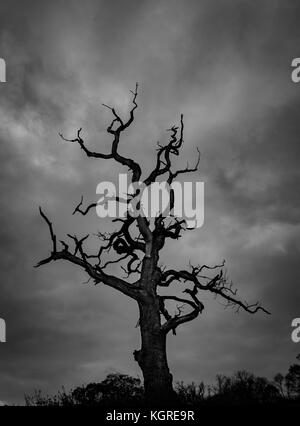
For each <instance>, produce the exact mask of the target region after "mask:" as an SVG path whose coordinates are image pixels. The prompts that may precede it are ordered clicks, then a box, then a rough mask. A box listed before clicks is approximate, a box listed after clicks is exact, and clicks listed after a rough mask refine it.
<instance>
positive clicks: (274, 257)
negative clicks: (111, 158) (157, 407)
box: [0, 0, 300, 402]
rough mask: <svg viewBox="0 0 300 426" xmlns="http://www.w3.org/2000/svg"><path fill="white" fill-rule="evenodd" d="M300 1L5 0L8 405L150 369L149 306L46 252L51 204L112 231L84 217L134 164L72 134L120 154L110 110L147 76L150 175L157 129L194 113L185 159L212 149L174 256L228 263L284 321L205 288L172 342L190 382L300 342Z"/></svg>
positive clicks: (141, 119) (143, 158)
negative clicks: (201, 215)
mask: <svg viewBox="0 0 300 426" xmlns="http://www.w3.org/2000/svg"><path fill="white" fill-rule="evenodd" d="M299 19H300V5H299V2H298V1H296V0H295V1H289V0H288V1H283V0H282V1H277V0H272V1H271V0H269V1H264V0H261V1H259V2H253V1H246V0H240V1H233V0H230V1H226V2H225V1H215V0H209V1H208V0H201V1H199V0H197V1H196V0H188V1H183V0H181V1H179V0H170V1H158V0H151V1H150V0H148V1H147V0H144V1H143V0H139V1H136V0H130V1H129V0H128V1H126V2H125V1H121V0H119V1H117V0H114V1H108V0H107V1H88V0H87V1H85V2H82V1H76V0H73V1H58V0H56V1H52V2H46V1H33V0H28V1H26V2H22V1H13V0H10V1H8V0H2V1H1V5H0V57H2V58H4V59H5V60H6V63H7V82H6V83H1V85H0V91H1V99H0V142H1V151H0V156H1V168H0V174H1V181H0V185H1V208H0V215H1V230H0V232H1V239H0V244H1V246H0V249H1V257H0V261H1V283H0V317H2V318H4V319H5V320H6V323H7V342H6V343H1V344H0V400H4V401H8V402H22V401H23V395H24V393H32V392H33V391H34V389H41V390H43V391H44V392H47V393H52V392H55V391H57V390H58V389H59V388H60V387H61V386H62V385H64V386H66V388H70V387H72V386H76V385H80V384H84V383H88V382H90V381H97V380H101V379H103V378H104V377H105V376H106V374H108V373H111V372H113V371H121V372H123V373H128V374H133V375H140V371H139V368H138V365H137V363H136V362H135V361H134V360H133V357H132V352H133V350H134V349H137V348H139V333H138V329H137V328H135V325H136V322H137V318H138V312H137V307H136V305H135V302H133V301H130V300H127V298H126V297H125V296H123V295H120V294H118V293H116V292H115V291H114V290H112V289H109V288H104V287H101V286H100V285H99V286H93V285H88V284H85V281H86V276H85V274H84V273H83V272H82V271H81V270H79V269H76V267H75V266H73V265H67V264H64V263H55V264H49V265H47V266H45V267H43V268H40V269H34V268H33V265H34V264H35V263H36V262H37V261H38V260H40V259H41V258H43V257H46V256H47V255H48V253H49V248H50V244H49V235H48V230H47V229H46V227H45V224H44V223H43V222H42V221H41V218H40V217H39V215H38V206H39V205H42V206H43V208H44V210H45V211H46V212H47V214H48V215H49V217H51V219H52V220H53V224H54V226H55V230H56V232H57V234H58V235H59V236H60V237H63V236H64V235H65V234H66V233H68V232H76V233H77V234H78V235H81V234H82V235H84V234H85V233H86V232H92V233H93V232H97V230H108V222H107V221H101V220H100V219H99V218H98V217H97V216H96V214H95V213H91V214H90V215H89V216H88V217H85V218H82V217H75V216H72V211H73V209H74V206H75V205H76V203H78V201H79V200H80V196H81V194H85V197H86V199H88V200H91V201H94V200H95V196H96V195H95V190H96V186H97V184H98V183H99V182H100V181H102V180H114V181H115V180H116V179H117V176H118V173H120V172H124V169H122V168H120V167H118V166H116V165H114V164H113V163H112V162H108V161H101V160H99V161H97V160H89V159H87V158H86V157H85V156H84V155H83V153H82V151H81V150H80V149H79V148H78V147H77V146H75V145H72V144H67V143H63V142H62V141H61V140H60V139H59V136H58V132H60V131H63V132H64V134H66V135H67V136H69V137H74V135H75V132H76V130H77V129H78V128H79V127H82V128H83V135H84V137H85V140H86V143H87V145H88V146H89V147H91V148H93V149H95V150H97V149H99V150H100V151H102V152H108V150H109V147H110V142H111V139H110V137H109V135H108V134H107V133H106V127H107V125H108V123H109V120H110V118H111V117H110V112H109V110H107V109H105V108H103V107H102V106H101V103H102V102H104V103H107V104H110V105H115V106H116V107H117V108H118V110H119V111H120V112H121V113H123V114H126V113H127V112H128V109H129V106H130V93H129V90H130V89H132V88H134V85H135V82H136V81H138V82H139V83H140V92H139V97H138V103H139V109H138V111H137V114H136V121H135V123H134V125H133V126H132V127H131V128H130V129H129V130H128V131H127V133H126V136H125V137H124V139H123V140H122V142H121V146H120V149H121V150H122V152H123V153H124V154H125V153H126V154H128V155H132V156H133V157H134V158H135V159H137V160H138V161H140V163H142V164H143V165H144V169H145V171H146V172H147V171H149V170H150V168H151V166H153V164H154V160H155V147H156V142H157V141H158V140H160V141H161V142H163V141H166V140H167V139H166V138H167V133H166V129H167V128H169V127H170V125H172V124H176V123H177V122H178V120H179V117H180V114H181V113H183V114H184V115H185V129H186V131H185V145H184V149H183V151H182V157H181V160H182V164H183V165H184V166H185V164H186V161H187V160H191V159H193V158H194V157H195V149H196V146H198V147H199V148H200V150H201V153H202V158H201V166H200V170H199V174H198V176H197V179H198V180H202V181H204V182H205V222H204V226H203V227H202V228H200V229H198V230H197V231H195V232H194V233H189V234H188V235H185V236H184V238H182V239H181V240H180V242H179V243H177V244H170V245H168V246H167V247H166V250H165V252H164V255H163V260H164V262H166V263H170V264H173V265H176V266H180V267H185V266H186V265H187V264H188V262H189V260H191V261H192V262H194V263H199V262H200V263H206V262H211V263H215V262H219V261H222V259H224V258H225V259H226V261H227V269H228V273H229V275H230V278H231V279H232V280H233V281H234V283H235V284H236V286H237V287H238V288H239V291H240V294H241V295H242V296H243V297H244V298H246V299H247V300H248V301H250V302H252V301H254V302H255V301H257V300H260V301H262V302H263V304H264V306H265V307H266V308H268V309H269V310H270V311H271V312H272V315H271V316H267V315H264V314H263V313H258V314H257V315H255V316H253V315H249V314H246V313H243V312H240V314H238V315H237V314H235V313H234V312H233V311H232V310H230V309H227V310H224V306H223V305H222V304H221V303H220V302H219V301H216V300H214V299H213V298H211V297H208V296H205V298H204V299H203V301H204V302H205V311H204V313H203V315H201V318H199V319H198V320H196V321H194V322H193V323H188V324H185V325H184V326H182V327H181V328H180V329H179V330H178V335H177V336H170V337H169V341H168V351H169V362H170V367H171V370H172V372H173V375H174V378H175V380H184V381H191V380H196V381H197V380H204V381H205V382H207V383H209V382H212V381H213V380H214V377H215V375H216V374H217V373H220V372H221V373H228V374H230V373H232V372H234V371H236V370H238V369H242V368H243V369H247V370H250V371H253V372H255V373H256V374H259V375H264V376H267V377H269V378H272V377H273V375H274V374H275V373H277V372H279V371H281V372H283V373H284V372H285V371H286V370H287V368H288V366H289V365H290V364H291V363H292V362H293V361H294V360H295V356H296V354H297V353H299V352H300V347H299V344H298V345H297V344H295V343H293V342H292V341H291V337H290V335H291V321H292V319H293V318H296V317H300V306H299V305H300V303H299V299H300V291H299V272H300V271H299V265H300V263H299V251H300V242H299V236H300V222H299V213H300V197H299V187H297V185H298V184H299V160H300V144H299V134H300V120H299V108H300V96H299V95H300V84H299V87H298V86H297V85H296V84H294V83H292V82H291V78H290V74H291V66H290V65H291V61H292V59H293V58H295V57H299V56H300V50H299V49H300V45H299V42H300V27H299Z"/></svg>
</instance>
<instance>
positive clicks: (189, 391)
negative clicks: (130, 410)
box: [25, 355, 300, 408]
mask: <svg viewBox="0 0 300 426" xmlns="http://www.w3.org/2000/svg"><path fill="white" fill-rule="evenodd" d="M297 359H298V360H300V355H298V357H297ZM175 390H176V394H177V397H178V405H182V406H190V407H197V406H203V405H206V406H209V405H253V404H254V405H266V404H276V405H277V404H282V405H284V404H300V364H299V363H296V364H293V365H291V366H290V367H289V369H288V372H287V374H285V375H283V374H280V373H279V374H276V376H275V377H274V379H273V380H268V379H266V378H264V377H257V376H255V375H254V374H251V373H249V372H247V371H238V372H236V373H235V374H233V375H232V376H226V375H221V374H219V375H217V376H216V381H215V383H214V384H213V385H206V384H204V383H203V382H200V383H190V384H184V383H183V382H180V383H176V384H175ZM25 403H26V405H27V406H64V407H70V406H90V407H95V406H98V407H102V408H103V407H130V406H132V407H133V406H143V405H144V404H145V401H144V391H143V386H142V383H141V380H140V379H139V378H135V377H131V376H128V375H125V374H120V373H115V374H109V375H108V376H107V377H106V378H105V380H103V381H102V382H100V383H90V384H88V385H86V386H80V387H77V388H75V389H73V390H71V391H68V392H67V391H66V390H65V389H64V388H62V390H61V391H59V392H58V393H57V394H56V395H54V396H44V395H42V393H41V392H40V391H36V392H35V393H34V394H33V395H32V396H25Z"/></svg>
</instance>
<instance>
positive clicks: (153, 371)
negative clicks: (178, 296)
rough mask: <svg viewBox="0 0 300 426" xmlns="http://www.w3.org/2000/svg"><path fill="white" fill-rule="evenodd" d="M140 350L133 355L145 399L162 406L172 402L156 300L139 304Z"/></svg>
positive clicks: (170, 376)
mask: <svg viewBox="0 0 300 426" xmlns="http://www.w3.org/2000/svg"><path fill="white" fill-rule="evenodd" d="M139 308H140V330H141V341H142V347H141V349H140V350H138V351H135V352H134V357H135V360H136V361H137V362H138V364H139V366H140V368H141V370H142V372H143V377H144V389H145V396H146V400H147V402H148V403H150V404H156V405H162V404H168V403H169V404H170V403H174V401H175V396H176V394H175V392H174V390H173V385H172V382H173V377H172V374H171V373H170V371H169V367H168V362H167V353H166V335H165V334H164V333H162V331H161V327H160V313H159V306H158V301H157V300H155V298H153V299H152V298H147V300H146V301H145V300H144V301H143V302H140V303H139Z"/></svg>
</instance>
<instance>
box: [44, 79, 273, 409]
mask: <svg viewBox="0 0 300 426" xmlns="http://www.w3.org/2000/svg"><path fill="white" fill-rule="evenodd" d="M131 93H132V96H133V99H132V108H131V110H130V113H129V118H128V119H127V120H126V121H125V120H123V119H122V118H121V116H120V115H119V114H118V112H117V111H116V110H115V108H113V107H109V106H107V105H105V106H106V107H108V108H109V109H110V110H111V113H112V116H113V118H112V121H111V123H110V125H109V126H108V127H107V132H108V133H109V135H111V136H112V145H111V151H110V152H109V153H107V154H103V153H100V152H94V151H91V150H90V149H89V148H88V147H87V146H86V144H85V141H84V139H83V138H82V129H79V130H78V131H77V136H76V137H75V138H74V139H66V138H65V137H64V136H63V135H62V134H60V136H61V138H62V139H63V140H64V141H67V142H71V143H74V144H78V145H79V146H80V148H81V149H82V150H83V152H84V153H85V154H86V156H87V157H90V158H96V159H102V160H115V161H116V162H117V163H120V165H121V166H125V167H127V168H128V169H129V171H130V173H131V182H132V183H134V182H139V181H140V182H143V183H144V184H145V185H146V186H149V185H151V184H152V183H154V182H155V181H156V180H157V179H158V178H159V177H162V176H165V178H166V181H167V182H168V184H171V183H172V182H173V180H174V179H175V178H176V177H177V176H178V175H180V174H186V173H191V172H195V171H196V170H197V169H198V165H199V159H200V157H199V156H198V160H197V161H196V164H195V166H194V167H192V168H189V167H186V168H184V169H181V170H177V171H174V170H173V169H172V159H173V158H174V157H175V156H178V155H179V153H180V149H181V148H182V145H183V141H184V140H183V137H184V123H183V116H181V120H180V125H179V126H178V127H176V126H173V127H171V128H170V129H169V132H170V138H169V141H168V143H166V144H165V145H161V144H158V148H157V155H156V163H155V167H154V168H153V170H152V171H151V173H150V174H149V175H148V176H147V177H145V178H143V179H142V178H141V176H142V169H141V166H140V165H139V164H138V163H137V162H136V161H135V160H133V159H132V158H128V157H125V156H123V155H121V154H120V152H119V150H118V148H119V143H120V139H121V136H122V135H123V133H124V132H125V131H126V129H127V128H128V127H129V126H130V125H131V124H132V122H133V121H134V114H135V110H136V108H137V106H138V105H137V95H138V86H137V85H136V88H135V91H132V92H131ZM198 155H199V152H198ZM135 195H136V194H135ZM118 201H120V200H118ZM96 205H97V203H92V204H90V205H88V206H87V207H85V208H84V207H83V198H81V201H80V203H79V204H78V205H77V206H76V208H75V210H74V212H73V214H75V213H78V214H81V215H83V216H85V215H87V214H88V213H89V212H90V211H91V209H93V208H95V207H96ZM172 206H174V193H173V192H172V191H171V193H170V209H171V210H172ZM40 214H41V216H42V218H43V219H44V220H45V222H46V223H47V225H48V227H49V231H50V236H51V240H52V250H51V254H50V256H49V257H47V258H46V259H43V260H41V261H40V262H39V263H38V264H37V265H36V266H37V267H38V266H41V265H45V264H47V263H49V262H52V261H57V260H65V261H68V262H71V263H74V264H76V265H78V266H79V267H80V268H82V269H83V270H85V271H86V273H87V275H88V276H89V280H91V281H93V282H94V284H104V285H107V286H110V287H113V288H114V289H116V290H118V291H120V292H121V293H123V294H125V295H126V296H128V297H130V298H132V299H134V300H136V302H137V304H138V307H139V315H140V317H139V321H138V324H137V326H138V327H139V328H140V333H141V348H140V349H139V350H135V351H134V358H135V360H136V361H137V362H138V364H139V366H140V368H141V370H142V372H143V377H144V388H145V394H146V397H147V398H148V400H150V401H155V400H156V401H157V399H159V400H160V401H164V400H170V399H172V398H173V397H174V391H173V386H172V375H171V373H170V371H169V367H168V362H167V354H166V338H167V335H168V333H169V332H172V333H173V334H176V329H177V327H178V326H179V325H180V324H183V323H186V322H189V321H192V320H194V319H195V318H197V317H198V316H199V314H201V313H202V312H203V309H204V305H203V303H202V302H201V300H200V299H199V295H201V293H202V292H209V293H211V294H212V295H213V296H215V297H219V298H222V299H223V300H224V301H225V303H226V305H227V306H230V307H233V308H235V309H237V310H239V309H243V310H245V311H247V312H249V313H251V314H254V313H256V312H257V311H259V310H261V311H264V312H265V313H269V312H267V311H266V310H265V309H264V308H263V307H261V306H260V305H259V304H258V303H255V304H248V303H246V302H244V301H242V300H241V299H240V298H238V296H237V291H236V290H235V289H234V288H233V286H232V283H230V282H229V281H228V280H227V278H226V273H224V262H222V263H220V264H218V265H214V266H209V265H196V266H193V265H191V264H190V265H189V267H188V268H187V269H186V270H175V269H166V268H163V267H162V265H160V263H159V258H160V252H161V250H162V249H163V248H164V246H165V242H166V241H167V239H173V240H178V239H179V237H180V236H181V233H182V232H183V231H186V230H187V227H186V221H185V220H183V219H182V220H179V219H178V218H175V217H171V218H170V217H169V218H166V217H163V215H161V214H160V215H158V216H157V217H156V218H155V219H152V220H148V218H146V217H143V216H142V215H139V216H138V217H133V216H132V215H131V214H130V212H129V211H128V212H127V215H126V216H125V217H124V218H116V219H114V220H113V222H115V223H119V224H120V225H119V228H118V229H117V230H116V231H114V232H111V233H104V234H103V233H99V234H98V237H99V238H100V240H101V241H100V242H99V249H97V252H96V253H88V251H87V249H86V243H87V240H88V238H89V237H90V236H89V235H85V236H84V237H81V238H79V237H77V236H75V235H68V238H69V239H70V242H68V243H67V242H66V241H64V240H60V241H57V237H56V234H55V232H54V230H53V226H52V223H51V222H50V220H49V219H48V217H47V216H46V215H45V213H44V212H43V211H42V209H41V208H40ZM108 253H109V254H108ZM107 254H108V256H109V260H107V261H106V262H105V261H104V258H105V255H106V256H107ZM114 255H117V257H116V258H114V257H113V256H114ZM119 262H120V267H121V268H122V270H123V271H125V273H126V277H125V278H124V277H123V278H120V277H119V276H116V275H111V274H110V273H109V272H108V268H109V265H111V264H115V263H119ZM175 282H177V283H180V284H181V285H182V287H183V291H182V295H180V296H178V295H177V294H176V293H175V294H174V295H173V296H171V295H163V294H162V293H163V289H164V288H166V287H172V284H174V283H175ZM185 308H187V311H186V310H185Z"/></svg>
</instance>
